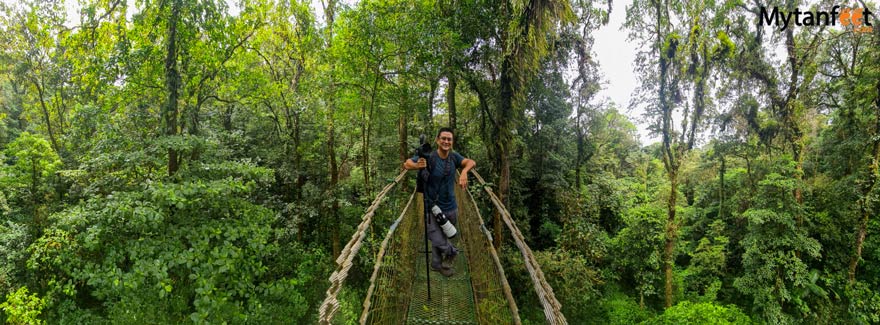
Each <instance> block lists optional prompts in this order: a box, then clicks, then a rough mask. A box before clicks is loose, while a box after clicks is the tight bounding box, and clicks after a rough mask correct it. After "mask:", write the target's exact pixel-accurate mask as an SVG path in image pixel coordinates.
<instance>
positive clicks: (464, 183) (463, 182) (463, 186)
mask: <svg viewBox="0 0 880 325" xmlns="http://www.w3.org/2000/svg"><path fill="white" fill-rule="evenodd" d="M467 183H468V177H467V173H462V174H461V176H460V177H458V185H461V189H462V190H464V189H466V188H467Z"/></svg>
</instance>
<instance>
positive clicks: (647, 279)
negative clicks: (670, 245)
mask: <svg viewBox="0 0 880 325" xmlns="http://www.w3.org/2000/svg"><path fill="white" fill-rule="evenodd" d="M663 217H664V213H663V210H662V209H661V208H658V207H655V206H650V205H645V206H640V207H637V208H633V209H630V210H629V211H627V214H626V215H625V216H624V222H625V223H626V228H624V229H623V230H621V231H620V232H619V233H618V234H617V236H616V237H614V238H613V239H612V240H611V247H612V252H613V253H614V261H613V265H614V266H615V267H616V268H618V269H620V270H621V271H624V272H622V273H619V274H618V276H619V277H620V281H622V282H623V283H629V284H633V285H634V286H635V290H636V292H637V293H638V295H639V297H640V298H639V299H640V302H639V304H640V305H642V306H644V299H645V298H646V297H649V296H655V295H657V294H659V293H660V291H659V290H658V288H659V287H660V283H659V281H660V280H661V279H662V275H661V272H660V266H661V264H662V261H663V259H662V256H661V255H662V251H661V249H662V247H663V242H664V236H663V234H664V232H663V225H664V224H665V219H664V218H663Z"/></svg>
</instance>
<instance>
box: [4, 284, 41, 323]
mask: <svg viewBox="0 0 880 325" xmlns="http://www.w3.org/2000/svg"><path fill="white" fill-rule="evenodd" d="M45 304H46V301H45V299H43V298H40V297H39V296H37V295H36V294H32V295H28V289H27V287H21V288H18V290H16V291H15V292H13V293H10V294H8V295H6V301H5V302H3V303H2V304H0V310H3V311H4V312H5V314H6V323H7V324H11V325H40V324H44V322H43V320H42V319H40V312H42V310H43V308H44V307H45Z"/></svg>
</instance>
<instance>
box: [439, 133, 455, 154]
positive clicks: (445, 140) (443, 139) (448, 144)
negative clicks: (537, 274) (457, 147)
mask: <svg viewBox="0 0 880 325" xmlns="http://www.w3.org/2000/svg"><path fill="white" fill-rule="evenodd" d="M437 147H438V148H440V149H441V150H443V151H449V150H452V133H451V132H440V135H439V136H437Z"/></svg>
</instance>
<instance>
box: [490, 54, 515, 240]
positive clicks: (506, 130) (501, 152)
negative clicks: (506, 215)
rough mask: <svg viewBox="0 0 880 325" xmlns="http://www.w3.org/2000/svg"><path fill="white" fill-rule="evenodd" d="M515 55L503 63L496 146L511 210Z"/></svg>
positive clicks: (501, 191) (502, 194) (503, 194)
mask: <svg viewBox="0 0 880 325" xmlns="http://www.w3.org/2000/svg"><path fill="white" fill-rule="evenodd" d="M512 60H514V57H513V56H512V55H507V56H505V57H504V60H503V61H502V63H501V77H500V78H499V88H500V92H499V97H498V101H499V103H498V116H497V119H496V120H495V121H496V123H495V129H496V132H495V133H496V135H497V136H496V137H495V138H496V140H495V141H496V143H497V145H496V147H497V148H498V150H497V153H496V154H497V155H498V157H497V160H498V173H499V175H498V197H499V199H501V203H502V204H504V207H505V208H507V210H508V211H510V200H509V196H510V152H511V149H512V148H511V147H512V141H511V140H512V139H511V138H512V136H513V135H512V134H511V133H512V132H511V125H512V122H513V118H514V114H513V101H514V88H515V87H516V85H515V82H516V80H515V79H516V78H517V76H515V75H514V73H515V71H514V67H513V62H512ZM495 224H496V227H495V238H496V239H495V246H496V249H500V247H501V220H500V218H499V220H497V222H496V223H495Z"/></svg>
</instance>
